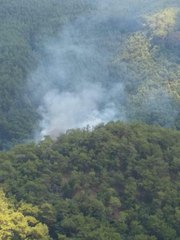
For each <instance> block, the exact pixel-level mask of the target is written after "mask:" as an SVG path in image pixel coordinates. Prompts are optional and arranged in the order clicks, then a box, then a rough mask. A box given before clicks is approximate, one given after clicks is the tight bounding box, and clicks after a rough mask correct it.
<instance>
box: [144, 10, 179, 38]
mask: <svg viewBox="0 0 180 240" xmlns="http://www.w3.org/2000/svg"><path fill="white" fill-rule="evenodd" d="M176 14H177V10H176V9H174V8H166V9H164V10H162V11H160V12H158V13H156V14H153V15H152V16H148V17H146V20H147V25H148V27H149V29H150V31H151V32H152V35H153V36H156V37H165V36H166V35H167V34H168V33H169V32H170V31H171V30H172V29H173V28H174V26H175V24H176Z"/></svg>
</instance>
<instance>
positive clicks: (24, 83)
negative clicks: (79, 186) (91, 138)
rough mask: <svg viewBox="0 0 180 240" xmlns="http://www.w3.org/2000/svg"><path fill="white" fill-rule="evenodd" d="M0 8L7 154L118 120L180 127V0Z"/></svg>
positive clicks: (1, 108)
mask: <svg viewBox="0 0 180 240" xmlns="http://www.w3.org/2000/svg"><path fill="white" fill-rule="evenodd" d="M0 5H1V9H0V35H1V38H0V54H1V64H0V149H7V148H9V147H11V146H13V145H14V144H16V143H21V142H23V141H28V140H29V139H33V138H35V137H37V138H41V137H42V136H44V135H53V133H54V132H56V133H57V135H59V134H60V133H62V132H65V131H66V130H68V129H71V128H78V127H85V126H86V125H87V124H90V125H91V124H93V125H94V124H96V123H100V122H107V121H111V120H117V119H119V120H122V121H128V122H132V121H133V122H134V121H137V122H145V123H148V124H156V125H160V126H164V127H173V128H177V129H179V128H180V127H179V122H180V120H179V109H180V100H179V94H180V89H179V79H180V67H179V61H180V54H179V39H180V34H179V33H180V24H179V22H180V21H179V19H180V14H179V1H178V0H176V1H172V0H171V1H170V0H169V1H168V0H166V1H164V0H158V1H155V0H153V1H151V4H148V3H147V1H142V0H136V1H134V0H133V1H132V0H128V1H121V4H120V3H119V2H118V1H115V0H113V1H111V4H110V6H111V7H107V6H109V2H108V1H105V2H104V3H102V2H101V1H98V0H97V1H94V2H92V1H88V0H85V1H82V0H75V1H72V0H68V1H64V0H52V1H49V0H43V1H37V0H29V1H28V2H27V1H24V0H13V1H10V0H6V1H5V0H0ZM82 102H83V105H82ZM59 103H61V104H59ZM74 105H75V106H74ZM83 106H84V107H83ZM70 119H71V120H70ZM72 119H73V120H72ZM57 123H59V124H57ZM60 126H61V127H60ZM56 137H57V136H56Z"/></svg>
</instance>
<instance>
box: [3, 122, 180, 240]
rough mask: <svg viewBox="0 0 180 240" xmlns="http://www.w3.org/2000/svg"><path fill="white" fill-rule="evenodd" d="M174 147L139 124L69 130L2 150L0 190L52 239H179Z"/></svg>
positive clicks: (177, 137)
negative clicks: (55, 138) (40, 140)
mask: <svg viewBox="0 0 180 240" xmlns="http://www.w3.org/2000/svg"><path fill="white" fill-rule="evenodd" d="M179 143H180V133H179V132H178V131H173V130H169V129H163V128H159V127H153V126H149V127H148V126H146V125H138V124H134V125H126V124H122V123H120V122H117V123H109V124H107V125H105V126H103V125H101V126H97V127H96V128H95V129H94V130H93V131H88V129H84V130H72V131H69V132H68V133H67V134H65V135H62V136H61V137H60V138H59V139H58V140H57V141H55V142H53V141H52V140H50V139H49V138H46V139H45V140H44V141H43V142H41V143H39V144H38V145H35V144H29V145H19V146H16V147H15V148H14V149H12V150H11V151H9V152H2V153H1V154H0V169H1V171H0V184H1V185H2V186H3V188H4V189H5V191H6V192H7V194H8V196H9V197H11V198H12V197H14V201H15V203H16V206H18V211H19V212H21V214H23V216H31V217H32V218H33V219H34V218H35V219H37V220H36V221H39V222H40V223H43V224H46V225H47V226H48V228H49V233H50V236H51V237H52V239H66V240H68V239H85V240H86V239H87V240H94V239H97V240H99V239H102V240H105V239H107V240H108V239H112V240H114V239H117V240H120V239H122V240H134V239H136V240H142V239H146V240H158V239H165V240H170V239H178V236H179V234H180V232H179V213H180V211H179V197H180V196H179V191H178V188H179V181H180V179H179V175H178V171H179V166H180V164H179V156H180V144H179ZM22 201H23V202H22ZM38 231H40V230H38ZM20 239H21V238H20ZM22 239H23V238H22ZM39 239H40V238H39Z"/></svg>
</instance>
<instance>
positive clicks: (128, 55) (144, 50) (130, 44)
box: [117, 32, 151, 61]
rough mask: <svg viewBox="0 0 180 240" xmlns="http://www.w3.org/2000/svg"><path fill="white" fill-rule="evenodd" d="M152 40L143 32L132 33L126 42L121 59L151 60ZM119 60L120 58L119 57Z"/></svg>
mask: <svg viewBox="0 0 180 240" xmlns="http://www.w3.org/2000/svg"><path fill="white" fill-rule="evenodd" d="M150 47H151V45H150V42H149V41H148V39H147V38H146V37H145V36H144V34H143V33H141V32H137V33H134V34H132V35H131V36H130V37H129V38H128V39H127V40H126V43H125V48H124V50H123V54H122V55H121V60H124V61H144V60H150V58H151V53H150ZM117 61H118V58H117Z"/></svg>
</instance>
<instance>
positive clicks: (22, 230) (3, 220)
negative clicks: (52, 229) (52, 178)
mask: <svg viewBox="0 0 180 240" xmlns="http://www.w3.org/2000/svg"><path fill="white" fill-rule="evenodd" d="M30 206H31V205H28V208H29V207H30ZM24 209H27V206H26V205H24V207H23V206H21V208H20V209H15V207H14V206H13V205H11V204H10V203H9V201H8V199H7V198H6V197H5V194H4V192H3V191H2V190H0V239H1V240H10V239H14V238H15V237H17V236H18V239H27V240H31V239H33V240H36V239H37V240H39V239H42V240H48V239H50V238H49V235H48V228H47V226H46V225H45V224H42V223H40V222H39V221H38V220H37V219H36V218H35V217H33V216H30V215H27V216H25V215H24V214H23V213H22V212H21V211H20V210H24ZM35 210H37V209H36V208H35V207H33V206H32V212H34V211H35ZM30 211H31V210H30V209H28V212H30Z"/></svg>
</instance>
